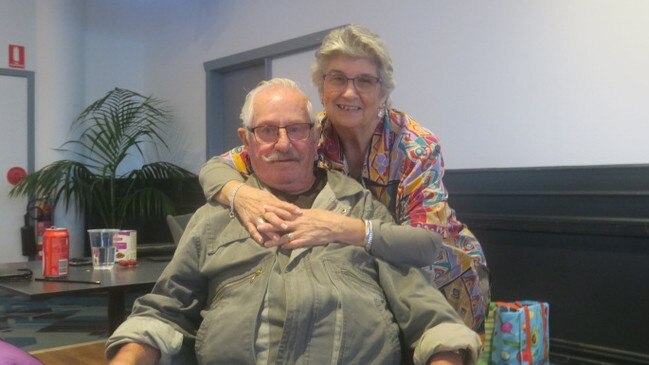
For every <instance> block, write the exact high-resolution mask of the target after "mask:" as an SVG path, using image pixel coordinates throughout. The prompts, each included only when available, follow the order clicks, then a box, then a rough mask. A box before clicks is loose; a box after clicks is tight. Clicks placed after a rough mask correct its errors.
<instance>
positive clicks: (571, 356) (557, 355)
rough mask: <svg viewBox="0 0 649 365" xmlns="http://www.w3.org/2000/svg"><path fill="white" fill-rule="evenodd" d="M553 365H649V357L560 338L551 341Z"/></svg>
mask: <svg viewBox="0 0 649 365" xmlns="http://www.w3.org/2000/svg"><path fill="white" fill-rule="evenodd" d="M550 358H551V362H552V365H561V364H566V365H573V364H584V365H608V364H615V365H649V355H647V354H641V353H638V352H632V351H621V350H619V349H614V348H609V347H604V346H593V345H589V344H585V343H579V342H574V341H569V340H564V339H559V338H552V339H551V340H550Z"/></svg>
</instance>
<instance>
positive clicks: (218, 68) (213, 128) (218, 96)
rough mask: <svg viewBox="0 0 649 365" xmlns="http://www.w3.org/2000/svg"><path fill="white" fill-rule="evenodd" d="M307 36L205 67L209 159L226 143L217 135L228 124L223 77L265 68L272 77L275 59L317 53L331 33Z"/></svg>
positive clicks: (206, 148) (213, 61)
mask: <svg viewBox="0 0 649 365" xmlns="http://www.w3.org/2000/svg"><path fill="white" fill-rule="evenodd" d="M336 28H338V27H335V28H330V29H327V30H323V31H319V32H315V33H311V34H307V35H304V36H301V37H297V38H293V39H289V40H286V41H282V42H278V43H274V44H270V45H268V46H264V47H260V48H255V49H252V50H249V51H244V52H241V53H237V54H233V55H230V56H226V57H222V58H217V59H215V60H211V61H207V62H205V63H203V68H204V69H205V77H206V80H205V85H206V91H205V108H206V111H205V113H206V120H205V138H206V140H205V153H206V156H205V157H206V159H209V158H210V157H212V156H214V155H216V154H219V153H222V152H223V150H224V149H223V148H222V147H221V146H222V145H223V141H221V133H217V131H219V130H220V129H221V128H222V126H223V125H224V124H225V123H226V121H225V120H224V119H225V118H224V116H223V114H222V113H221V112H220V111H221V110H222V109H223V108H222V107H223V85H222V80H221V78H222V75H223V74H224V73H226V72H230V71H234V70H237V69H241V68H245V67H250V66H257V65H262V64H263V65H264V67H265V71H264V73H265V78H266V79H268V78H270V77H271V76H272V59H273V58H276V57H281V56H286V55H290V54H293V53H298V52H303V51H306V50H309V49H314V50H315V49H316V48H317V47H319V46H320V44H321V43H322V38H324V36H326V35H327V34H329V32H331V30H333V29H336Z"/></svg>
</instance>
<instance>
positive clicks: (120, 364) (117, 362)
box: [108, 342, 160, 365]
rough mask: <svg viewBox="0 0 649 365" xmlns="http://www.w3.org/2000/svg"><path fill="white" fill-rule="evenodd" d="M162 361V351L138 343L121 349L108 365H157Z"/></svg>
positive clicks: (128, 344)
mask: <svg viewBox="0 0 649 365" xmlns="http://www.w3.org/2000/svg"><path fill="white" fill-rule="evenodd" d="M159 360H160V350H158V349H157V348H155V347H152V346H149V345H145V344H142V343H137V342H130V343H127V344H125V345H123V346H122V347H120V348H119V350H118V351H117V353H116V354H115V356H113V358H112V359H110V361H109V362H108V365H155V364H157V363H158V361H159Z"/></svg>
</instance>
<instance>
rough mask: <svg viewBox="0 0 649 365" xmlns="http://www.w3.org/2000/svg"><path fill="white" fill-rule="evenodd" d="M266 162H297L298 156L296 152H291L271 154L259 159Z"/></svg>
mask: <svg viewBox="0 0 649 365" xmlns="http://www.w3.org/2000/svg"><path fill="white" fill-rule="evenodd" d="M261 158H262V159H263V160H264V161H266V162H275V161H279V160H299V159H300V156H299V155H298V153H297V152H295V151H291V152H286V153H279V152H273V153H272V154H270V155H268V156H262V157H261Z"/></svg>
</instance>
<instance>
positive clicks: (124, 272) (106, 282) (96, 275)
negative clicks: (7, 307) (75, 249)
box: [0, 259, 168, 334]
mask: <svg viewBox="0 0 649 365" xmlns="http://www.w3.org/2000/svg"><path fill="white" fill-rule="evenodd" d="M167 264H168V262H152V261H148V260H146V259H141V260H138V265H137V266H135V267H122V266H119V265H115V266H114V267H113V268H112V269H110V270H94V269H93V268H92V266H70V269H69V273H68V277H67V279H70V280H92V281H95V280H99V281H100V282H101V284H80V283H61V282H49V281H35V280H34V277H42V275H41V273H42V266H41V265H42V262H41V261H29V262H18V263H7V264H0V272H2V273H6V272H15V271H16V270H17V269H23V268H27V269H30V270H32V271H33V273H34V275H33V277H32V278H31V279H24V280H16V281H0V287H2V288H6V289H9V290H11V291H13V292H16V293H18V294H20V295H24V296H27V297H28V298H29V299H40V298H48V297H54V296H59V295H70V294H87V293H93V292H107V293H108V330H109V334H112V333H113V331H115V329H116V328H117V327H118V326H119V325H120V324H121V323H122V322H123V321H124V319H125V316H124V310H125V304H124V297H125V293H126V292H127V291H133V290H141V289H149V288H151V287H153V284H155V282H156V281H157V280H158V278H159V277H160V274H162V271H163V270H164V268H165V267H166V266H167Z"/></svg>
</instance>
